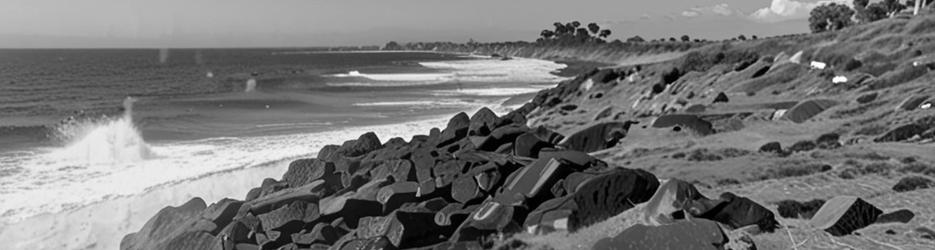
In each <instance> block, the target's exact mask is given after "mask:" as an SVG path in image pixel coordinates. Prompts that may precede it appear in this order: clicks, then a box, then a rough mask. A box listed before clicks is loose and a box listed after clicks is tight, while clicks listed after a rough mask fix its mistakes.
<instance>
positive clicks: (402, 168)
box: [370, 159, 418, 182]
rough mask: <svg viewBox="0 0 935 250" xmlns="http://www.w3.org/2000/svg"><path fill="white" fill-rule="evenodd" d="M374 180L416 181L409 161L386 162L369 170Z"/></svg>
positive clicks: (413, 169)
mask: <svg viewBox="0 0 935 250" xmlns="http://www.w3.org/2000/svg"><path fill="white" fill-rule="evenodd" d="M370 176H371V178H372V179H374V180H382V179H385V178H390V177H392V178H393V182H406V181H418V178H417V176H416V170H415V167H414V166H413V164H412V162H411V161H409V160H399V159H397V160H388V161H384V162H383V163H382V164H380V165H378V166H377V167H375V168H373V169H371V170H370Z"/></svg>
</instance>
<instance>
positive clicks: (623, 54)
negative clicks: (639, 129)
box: [383, 42, 708, 65]
mask: <svg viewBox="0 0 935 250" xmlns="http://www.w3.org/2000/svg"><path fill="white" fill-rule="evenodd" d="M707 44H708V43H694V42H641V43H630V42H612V43H581V44H550V43H547V44H543V43H530V42H502V43H471V44H458V43H451V42H430V43H421V42H420V43H407V44H398V43H396V42H390V43H387V44H386V45H385V46H384V47H383V50H430V51H442V52H458V53H474V54H483V55H501V56H507V57H526V58H538V59H547V60H555V61H563V60H567V61H589V62H600V63H608V64H627V65H629V64H646V63H655V62H661V61H667V60H672V59H675V58H678V57H680V56H682V55H683V54H684V53H685V52H687V51H688V50H691V49H693V48H698V47H701V46H704V45H707Z"/></svg>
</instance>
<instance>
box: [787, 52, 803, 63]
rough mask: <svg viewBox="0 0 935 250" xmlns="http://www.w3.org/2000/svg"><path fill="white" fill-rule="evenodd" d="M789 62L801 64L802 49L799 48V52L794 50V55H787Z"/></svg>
mask: <svg viewBox="0 0 935 250" xmlns="http://www.w3.org/2000/svg"><path fill="white" fill-rule="evenodd" d="M789 62H791V63H795V64H801V63H802V51H801V50H799V52H796V53H795V54H794V55H792V57H789Z"/></svg>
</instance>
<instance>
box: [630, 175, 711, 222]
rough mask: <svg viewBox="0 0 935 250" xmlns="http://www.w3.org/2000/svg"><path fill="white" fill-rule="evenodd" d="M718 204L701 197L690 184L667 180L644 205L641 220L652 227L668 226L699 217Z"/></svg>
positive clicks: (677, 180)
mask: <svg viewBox="0 0 935 250" xmlns="http://www.w3.org/2000/svg"><path fill="white" fill-rule="evenodd" d="M719 204H721V202H719V201H714V200H710V199H708V198H707V197H705V196H704V195H702V194H701V192H699V191H698V189H697V188H695V186H694V185H692V184H691V183H688V182H686V181H683V180H679V179H669V180H668V181H666V182H665V183H664V184H662V185H661V186H659V188H658V189H657V190H656V191H655V193H654V194H653V195H652V198H650V199H649V201H647V202H646V203H645V205H644V206H643V207H644V208H643V215H642V216H643V218H642V219H643V221H645V222H647V223H650V224H652V225H663V224H670V223H673V222H675V221H676V220H677V219H684V218H685V217H686V215H692V216H695V217H699V216H701V215H703V214H704V213H706V212H708V211H710V210H711V209H712V208H714V207H715V206H717V205H719Z"/></svg>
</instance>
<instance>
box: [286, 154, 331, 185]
mask: <svg viewBox="0 0 935 250" xmlns="http://www.w3.org/2000/svg"><path fill="white" fill-rule="evenodd" d="M334 168H335V166H334V163H331V162H326V161H322V160H319V159H299V160H295V161H293V162H292V163H289V170H287V171H286V173H285V174H283V175H282V180H283V181H285V182H286V183H288V184H289V186H290V187H301V186H303V185H305V184H308V183H311V182H312V181H315V180H318V179H320V178H322V177H323V176H324V175H325V173H326V172H327V173H332V172H334Z"/></svg>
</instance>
